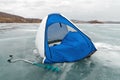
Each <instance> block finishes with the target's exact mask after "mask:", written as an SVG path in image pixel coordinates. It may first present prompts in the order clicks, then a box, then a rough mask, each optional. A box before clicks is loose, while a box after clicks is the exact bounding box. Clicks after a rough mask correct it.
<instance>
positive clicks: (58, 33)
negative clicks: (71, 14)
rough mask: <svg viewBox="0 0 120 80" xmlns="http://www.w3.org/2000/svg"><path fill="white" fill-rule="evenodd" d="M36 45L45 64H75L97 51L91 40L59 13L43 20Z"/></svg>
mask: <svg viewBox="0 0 120 80" xmlns="http://www.w3.org/2000/svg"><path fill="white" fill-rule="evenodd" d="M35 43H36V47H37V49H38V52H39V54H40V57H42V58H43V63H59V62H73V61H77V60H81V59H83V58H86V57H88V56H90V55H91V54H92V53H94V52H95V51H96V48H95V46H94V44H93V43H92V41H91V40H90V38H89V37H88V36H87V35H85V34H84V33H83V32H81V31H80V30H79V28H77V26H75V25H74V24H73V23H72V22H71V21H69V20H68V19H67V18H65V17H64V16H63V15H61V14H58V13H54V14H49V15H48V16H46V17H45V18H44V19H43V20H42V22H41V24H40V27H39V29H38V31H37V36H36V41H35Z"/></svg>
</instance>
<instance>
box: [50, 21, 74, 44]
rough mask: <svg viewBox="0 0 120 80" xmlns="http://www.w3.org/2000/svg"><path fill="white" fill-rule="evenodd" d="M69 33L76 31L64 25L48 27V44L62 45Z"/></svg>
mask: <svg viewBox="0 0 120 80" xmlns="http://www.w3.org/2000/svg"><path fill="white" fill-rule="evenodd" d="M69 31H75V30H74V29H73V28H71V27H69V26H67V25H65V24H63V23H54V24H52V25H50V26H49V27H48V43H49V44H51V43H57V44H58V43H60V42H61V41H62V40H63V38H64V37H65V36H66V34H67V33H68V32H69ZM50 46H51V45H50Z"/></svg>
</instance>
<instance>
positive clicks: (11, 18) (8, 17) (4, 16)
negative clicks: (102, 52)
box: [0, 12, 120, 24]
mask: <svg viewBox="0 0 120 80" xmlns="http://www.w3.org/2000/svg"><path fill="white" fill-rule="evenodd" d="M41 21H42V19H37V18H24V17H21V16H17V15H13V14H9V13H4V12H0V23H41ZM71 21H72V22H73V23H80V24H84V23H89V24H120V21H99V20H90V21H82V20H75V19H72V20H71Z"/></svg>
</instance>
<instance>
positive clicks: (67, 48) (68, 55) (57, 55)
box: [45, 32, 96, 63]
mask: <svg viewBox="0 0 120 80" xmlns="http://www.w3.org/2000/svg"><path fill="white" fill-rule="evenodd" d="M93 51H96V49H95V48H94V46H90V45H88V43H87V41H85V40H84V37H82V36H81V35H80V34H79V33H78V32H69V33H68V34H67V35H66V36H65V38H64V39H63V40H62V42H61V44H59V45H56V46H51V47H50V52H51V60H52V63H53V62H54V63H55V62H73V61H76V60H80V59H83V58H84V57H86V56H88V55H89V54H91V53H92V52H93ZM45 62H46V63H50V62H51V61H49V60H46V61H45Z"/></svg>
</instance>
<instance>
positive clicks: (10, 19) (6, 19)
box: [0, 12, 42, 23]
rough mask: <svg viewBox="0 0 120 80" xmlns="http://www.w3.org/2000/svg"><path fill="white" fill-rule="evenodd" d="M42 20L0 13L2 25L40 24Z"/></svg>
mask: <svg viewBox="0 0 120 80" xmlns="http://www.w3.org/2000/svg"><path fill="white" fill-rule="evenodd" d="M41 21H42V20H41V19H34V18H24V17H21V16H17V15H13V14H9V13H4V12H0V23H40V22H41Z"/></svg>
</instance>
